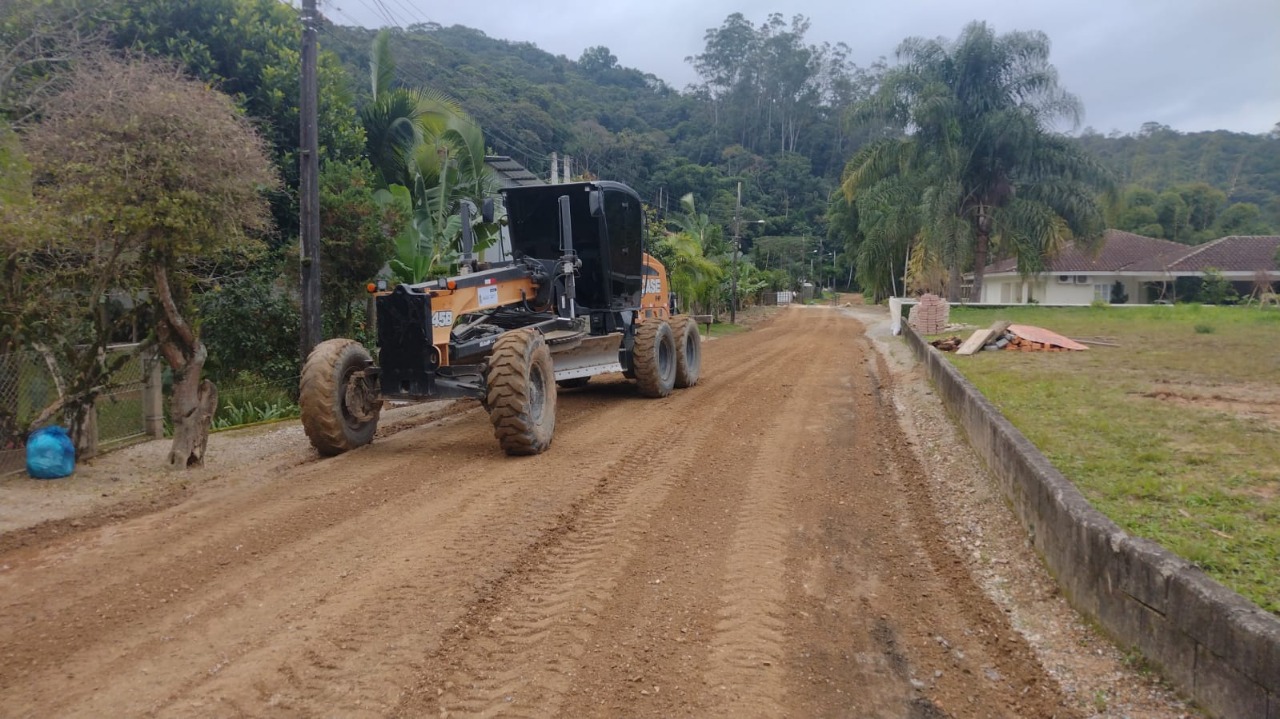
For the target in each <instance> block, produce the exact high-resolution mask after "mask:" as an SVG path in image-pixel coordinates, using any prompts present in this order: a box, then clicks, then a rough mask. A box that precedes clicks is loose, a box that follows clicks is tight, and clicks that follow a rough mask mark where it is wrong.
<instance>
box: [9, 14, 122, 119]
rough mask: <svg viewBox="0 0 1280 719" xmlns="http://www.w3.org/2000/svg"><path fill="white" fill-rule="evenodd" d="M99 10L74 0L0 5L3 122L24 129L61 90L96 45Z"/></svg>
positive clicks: (98, 33)
mask: <svg viewBox="0 0 1280 719" xmlns="http://www.w3.org/2000/svg"><path fill="white" fill-rule="evenodd" d="M96 10H97V9H96V8H95V7H94V6H93V5H92V4H90V3H80V2H76V1H74V0H69V1H65V2H52V1H48V0H27V1H26V2H21V1H17V0H14V1H12V2H7V3H4V4H2V5H0V48H4V49H5V50H4V52H3V53H0V120H7V121H8V122H10V123H13V124H18V125H21V124H23V123H24V122H26V121H28V120H31V119H34V118H35V117H36V116H37V114H38V112H39V107H40V103H41V102H42V101H44V100H45V99H47V98H49V97H51V96H53V95H54V94H56V93H57V92H58V90H59V89H61V87H62V84H61V79H62V77H63V76H64V74H65V72H66V70H67V69H68V68H70V67H71V66H72V65H74V63H75V62H76V61H77V60H79V59H81V58H82V57H83V56H84V55H85V53H87V52H89V51H91V50H93V49H94V48H96V47H97V45H98V43H99V42H100V41H101V39H102V34H103V33H102V30H101V27H100V26H96V25H95V24H94V23H95V21H96V18H95V14H96Z"/></svg>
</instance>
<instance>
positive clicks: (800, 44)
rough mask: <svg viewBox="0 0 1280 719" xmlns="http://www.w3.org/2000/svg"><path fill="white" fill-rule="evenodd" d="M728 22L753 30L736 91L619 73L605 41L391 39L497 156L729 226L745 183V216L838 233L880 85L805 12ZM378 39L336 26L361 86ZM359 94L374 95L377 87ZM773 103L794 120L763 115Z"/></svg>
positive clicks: (777, 227)
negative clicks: (838, 216) (862, 102)
mask: <svg viewBox="0 0 1280 719" xmlns="http://www.w3.org/2000/svg"><path fill="white" fill-rule="evenodd" d="M726 24H732V25H734V26H735V27H740V28H742V29H744V30H745V32H746V33H747V34H748V35H749V36H750V39H749V41H748V42H747V44H746V46H744V47H743V48H739V50H742V52H744V53H746V54H745V55H744V57H745V62H746V63H747V65H749V67H750V70H749V72H744V73H743V74H742V75H741V77H740V78H739V80H740V81H741V82H740V83H738V84H737V85H735V86H734V87H733V88H730V89H731V92H730V91H728V90H726V92H725V93H721V92H720V89H719V87H720V86H719V85H715V83H716V82H717V81H716V80H715V79H714V78H713V77H711V76H710V75H708V74H707V73H706V72H704V73H703V78H704V80H706V83H707V84H704V85H702V86H700V87H698V88H694V89H693V90H692V91H691V92H688V93H680V92H677V91H675V90H674V89H672V88H671V87H669V86H668V85H666V84H665V83H663V82H662V81H661V80H659V79H658V78H656V77H654V76H653V75H647V74H644V73H642V72H640V71H637V70H634V69H630V68H624V67H621V66H619V65H618V64H617V59H616V57H614V56H613V54H612V53H611V52H610V51H609V49H608V48H607V47H604V46H596V47H591V48H588V49H587V50H586V51H584V52H583V54H582V57H581V58H580V59H579V60H578V61H577V62H574V61H572V60H569V59H567V58H564V57H556V56H553V55H551V54H549V53H546V52H543V51H541V50H539V49H537V48H536V47H534V46H533V45H530V44H528V43H515V42H508V41H505V40H498V39H493V38H489V37H487V36H485V35H484V33H482V32H480V31H478V30H473V29H470V28H465V27H461V26H454V27H448V28H446V27H441V26H438V25H432V24H427V25H414V26H411V27H409V28H408V29H407V30H392V31H391V38H390V43H391V51H392V54H394V56H395V57H396V59H397V79H398V82H399V84H400V85H403V86H408V87H415V88H424V89H434V90H436V91H443V92H445V93H447V94H448V95H450V96H452V97H454V98H457V100H458V101H459V103H460V104H461V105H462V106H463V108H464V109H465V110H466V111H467V113H468V114H470V115H471V116H472V117H474V118H475V120H476V122H477V123H478V124H479V125H480V126H481V127H483V128H485V131H486V136H485V140H486V142H487V143H488V144H489V146H490V147H491V148H492V150H493V151H495V152H497V153H500V154H508V155H511V156H513V157H514V158H515V159H517V160H518V161H520V162H521V163H523V164H524V165H525V166H526V167H528V168H529V169H531V170H532V171H533V172H534V173H536V174H538V175H540V176H542V177H546V176H548V175H549V157H550V154H551V153H552V152H557V153H559V154H560V155H561V156H563V155H569V156H571V157H572V158H573V160H574V163H573V171H574V175H575V176H586V177H599V178H607V179H617V180H621V181H624V182H626V183H628V184H630V185H631V186H632V187H634V188H636V190H637V191H639V192H640V194H641V196H642V197H644V198H645V199H646V200H647V201H648V202H651V203H654V204H659V199H660V198H661V203H660V204H661V205H662V208H661V210H662V212H661V214H662V215H666V214H669V213H673V212H679V208H678V207H677V202H676V200H677V199H678V198H680V197H682V196H683V195H685V194H687V193H690V192H692V193H693V194H694V197H695V199H696V202H697V204H698V206H699V207H701V208H706V210H707V211H708V214H709V215H710V216H711V219H712V221H714V222H715V223H717V224H720V225H722V226H727V225H728V224H729V222H730V220H731V219H732V212H733V206H734V197H733V191H734V188H735V186H736V183H737V182H738V181H739V180H741V181H743V205H744V207H746V208H747V211H746V213H745V214H752V213H754V215H755V216H769V217H770V218H771V220H770V221H771V226H770V227H769V228H767V229H768V231H771V232H777V233H786V234H791V233H804V232H818V233H821V234H825V208H826V198H827V195H828V194H829V192H830V190H831V188H832V187H833V186H834V181H835V180H836V179H837V174H838V173H839V171H840V168H841V166H842V164H843V162H844V160H845V156H846V154H847V151H848V148H849V147H851V144H852V140H851V138H850V136H849V134H848V133H847V131H846V129H845V128H844V126H843V123H842V116H843V113H844V110H845V109H846V108H847V107H848V105H849V104H850V103H851V102H852V101H853V100H854V99H856V98H858V97H861V96H862V95H863V94H865V92H866V88H867V87H869V85H870V82H871V80H870V78H869V76H868V75H867V74H866V73H862V72H861V71H858V70H857V68H855V67H853V66H852V65H851V64H849V63H848V62H847V60H846V54H847V48H843V47H841V46H834V47H833V46H826V45H810V44H808V43H806V42H805V40H804V34H805V32H806V31H807V29H808V21H807V20H806V19H804V18H803V17H796V18H793V19H792V20H791V21H790V22H789V23H787V22H783V20H782V18H781V16H777V15H774V16H770V17H769V18H768V19H767V20H766V22H764V23H762V24H761V25H759V26H758V27H757V26H755V25H754V24H752V23H751V22H750V21H748V20H746V19H744V18H742V17H741V16H731V17H730V19H729V20H726ZM719 33H720V30H717V29H712V30H709V31H708V35H707V37H708V43H709V44H708V50H707V52H708V53H716V52H720V50H718V49H717V48H718V47H719V45H718V44H717V43H718V42H719V41H718V40H716V41H713V40H712V38H713V37H719ZM374 34H375V33H374V32H373V31H369V30H364V29H361V28H348V27H339V26H331V27H327V28H326V32H325V34H324V38H323V39H324V44H325V46H326V47H328V48H331V49H333V50H334V51H335V52H337V53H338V54H339V55H340V56H341V57H342V58H343V62H344V64H345V65H346V66H347V68H348V72H349V74H350V75H351V77H353V78H360V77H363V76H364V75H365V74H366V73H367V70H366V66H367V65H366V58H367V52H368V47H369V44H370V42H371V41H372V40H373V37H374ZM735 52H737V50H735ZM700 57H701V56H700ZM693 62H694V64H695V66H698V67H699V69H700V71H701V70H704V69H706V68H709V67H710V66H709V65H705V63H703V62H702V61H701V60H699V59H693ZM707 72H710V70H707ZM713 85H715V88H713V87H712V86H713ZM357 92H358V93H359V94H360V96H361V100H362V102H363V101H364V100H366V99H367V92H366V91H365V89H364V88H360V89H358V90H357ZM730 95H731V96H730ZM773 103H780V104H781V106H782V107H784V108H785V109H784V110H783V111H781V114H775V115H773V116H769V115H768V114H767V113H764V114H762V112H761V110H760V109H759V108H761V107H768V106H769V105H770V104H773Z"/></svg>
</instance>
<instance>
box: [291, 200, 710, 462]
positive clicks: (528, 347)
mask: <svg viewBox="0 0 1280 719" xmlns="http://www.w3.org/2000/svg"><path fill="white" fill-rule="evenodd" d="M502 194H503V198H502V199H503V203H502V204H503V206H504V207H505V209H506V214H507V223H506V229H507V231H508V233H509V235H510V259H507V260H503V261H501V262H494V263H483V262H479V261H477V260H476V258H475V257H474V255H473V247H474V238H473V235H472V234H471V217H470V213H471V211H470V209H469V208H467V207H464V209H463V217H462V228H463V236H462V255H461V259H460V262H459V274H457V275H455V276H453V277H446V278H441V279H435V280H430V281H427V282H421V283H416V284H400V285H397V286H396V287H395V288H394V289H392V290H391V291H389V292H388V291H379V292H376V298H375V306H376V316H377V342H378V347H377V354H378V356H377V361H376V362H375V361H374V358H373V356H372V355H371V354H370V353H369V351H368V350H367V349H365V348H364V347H363V346H362V345H361V344H360V343H358V342H356V341H354V340H350V339H332V340H328V341H325V342H322V343H320V344H319V345H318V346H317V347H316V348H315V350H314V351H312V352H311V354H310V356H309V357H308V358H307V361H306V364H305V365H304V367H303V370H302V379H301V394H300V404H301V408H302V424H303V427H304V428H305V429H306V433H307V437H308V438H309V439H310V440H311V444H312V445H314V446H315V448H316V449H317V450H319V452H320V453H321V454H324V455H336V454H340V453H342V452H345V451H347V450H350V449H355V448H356V447H359V446H361V445H364V444H367V443H369V442H370V441H371V440H372V439H373V435H374V431H375V430H376V428H377V424H378V416H379V413H380V412H381V410H382V407H383V404H384V402H386V401H388V400H410V401H416V400H430V399H451V398H476V399H479V400H480V401H481V403H482V404H483V406H484V407H485V409H486V410H488V412H489V419H490V422H491V423H492V424H493V433H494V436H495V437H497V439H498V444H499V445H500V446H501V447H502V449H503V450H504V451H506V453H507V454H511V455H529V454H538V453H540V452H543V451H544V450H546V449H547V447H548V446H550V444H551V439H552V435H553V433H554V431H555V421H556V393H557V388H572V387H580V386H582V385H585V384H586V383H587V382H588V381H590V379H591V378H592V377H594V376H596V375H600V374H605V373H609V372H622V373H623V374H624V375H625V376H627V377H629V378H631V379H633V380H635V383H636V386H637V389H638V391H639V393H640V394H641V395H643V396H646V397H665V396H667V395H668V394H670V393H671V391H672V390H673V388H677V387H690V386H692V385H694V384H695V383H696V382H697V381H698V377H699V374H700V372H701V337H700V335H699V333H698V326H697V323H696V322H695V321H694V320H693V318H692V317H688V316H684V315H672V314H671V312H670V300H669V297H670V295H669V291H668V285H667V275H666V270H665V268H664V267H663V266H662V264H661V263H660V262H658V261H657V260H655V259H654V258H653V257H651V256H650V255H648V254H647V253H646V252H645V248H644V237H645V218H644V212H643V210H642V208H641V202H640V196H639V195H637V194H636V193H635V191H633V190H632V189H631V188H629V187H627V186H626V185H624V184H622V183H618V182H604V181H598V182H578V183H570V184H561V185H538V186H529V187H517V188H510V189H507V190H504V191H503V193H502ZM483 213H484V219H485V220H486V221H488V222H492V221H493V203H492V202H491V201H486V202H485V204H484V209H483Z"/></svg>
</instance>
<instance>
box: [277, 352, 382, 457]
mask: <svg viewBox="0 0 1280 719" xmlns="http://www.w3.org/2000/svg"><path fill="white" fill-rule="evenodd" d="M371 361H372V360H371V358H370V356H369V351H368V350H366V349H365V348H364V347H363V346H361V345H360V343H359V342H356V341H355V340H347V339H336V340H326V341H324V342H321V343H320V344H318V345H316V348H315V349H314V350H312V351H311V354H310V355H309V356H308V357H307V363H306V365H304V366H303V368H302V381H301V386H300V388H299V394H298V404H299V405H300V407H301V410H302V428H303V429H304V430H305V431H306V433H307V438H308V439H310V440H311V445H312V446H313V447H315V448H316V450H317V451H319V452H320V454H322V455H325V456H326V457H331V456H333V455H335V454H342V453H343V452H346V451H348V450H352V449H355V448H356V447H362V446H364V445H366V444H368V443H369V442H371V441H373V433H374V432H375V431H377V429H378V415H379V414H381V411H382V407H381V405H377V406H376V407H375V408H374V409H373V412H372V413H371V414H372V418H368V417H365V418H362V417H360V416H358V415H357V414H356V412H354V411H353V409H354V408H352V407H348V406H347V381H348V380H349V379H350V378H351V375H352V374H354V373H355V372H357V371H359V370H362V369H364V368H365V367H366V366H368V365H369V363H370V362H371Z"/></svg>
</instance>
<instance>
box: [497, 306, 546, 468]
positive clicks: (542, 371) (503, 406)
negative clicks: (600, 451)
mask: <svg viewBox="0 0 1280 719" xmlns="http://www.w3.org/2000/svg"><path fill="white" fill-rule="evenodd" d="M485 381H486V384H487V385H488V395H487V396H486V397H485V406H487V407H488V408H489V421H490V422H491V423H492V424H493V435H494V436H495V437H496V438H497V439H498V444H499V445H500V446H501V447H502V449H503V451H505V452H506V453H507V454H512V455H529V454H539V453H541V452H543V451H545V450H546V449H547V447H549V446H551V437H552V435H553V434H554V433H555V428H556V382H555V367H554V365H553V364H552V361H551V350H549V349H548V348H547V343H546V341H545V340H544V339H543V338H542V333H541V332H538V331H536V330H513V331H511V332H507V333H506V334H504V335H502V336H501V337H499V338H498V341H497V342H495V343H494V345H493V353H492V354H491V355H489V369H488V372H487V373H486V374H485Z"/></svg>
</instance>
